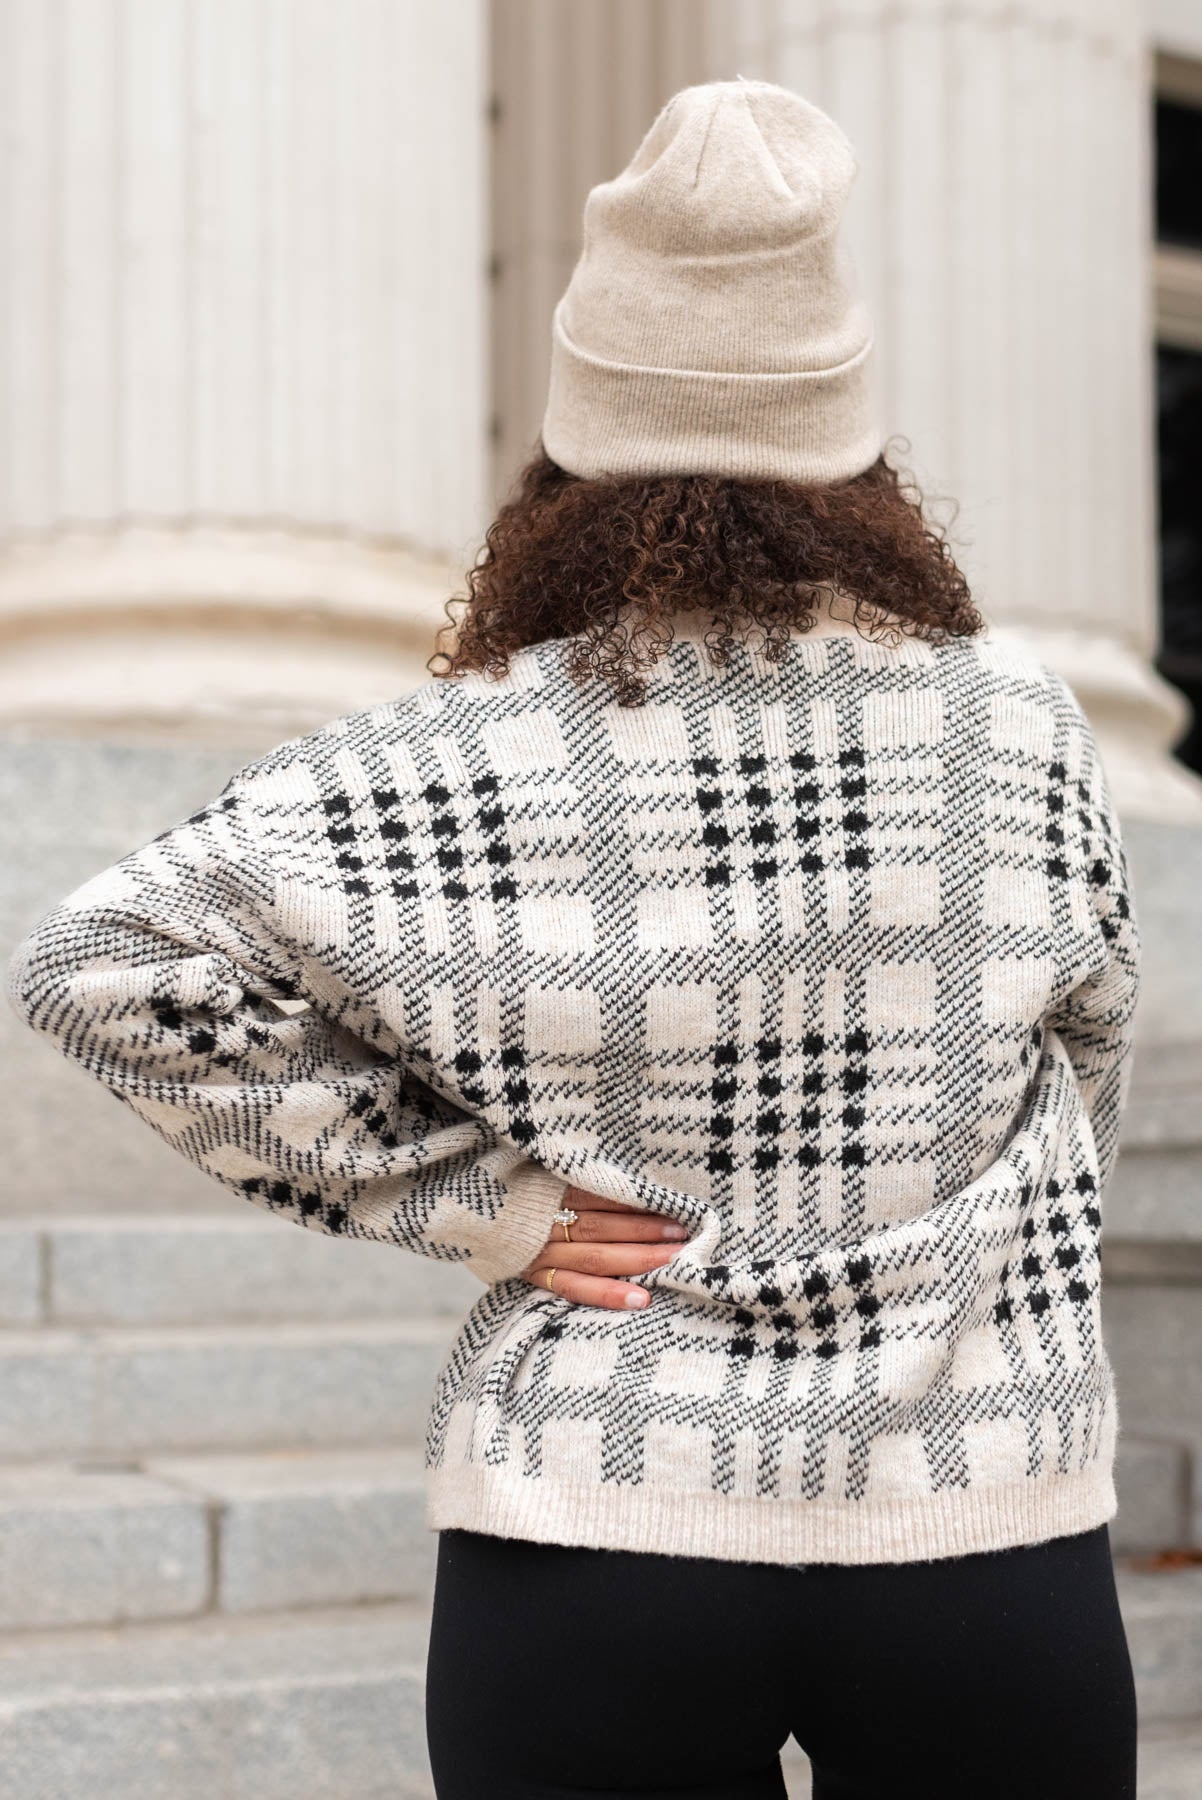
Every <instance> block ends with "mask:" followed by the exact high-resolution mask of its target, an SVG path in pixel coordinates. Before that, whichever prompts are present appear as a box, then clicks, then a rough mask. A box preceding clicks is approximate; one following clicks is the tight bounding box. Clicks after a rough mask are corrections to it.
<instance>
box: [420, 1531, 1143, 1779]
mask: <svg viewBox="0 0 1202 1800" xmlns="http://www.w3.org/2000/svg"><path fill="white" fill-rule="evenodd" d="M1135 1729H1136V1701H1135V1684H1134V1679H1133V1676H1132V1669H1131V1658H1130V1654H1129V1651H1128V1647H1127V1638H1126V1633H1125V1631H1124V1628H1123V1622H1122V1618H1121V1616H1120V1613H1119V1608H1118V1596H1117V1593H1116V1590H1115V1581H1114V1568H1113V1564H1112V1562H1111V1552H1110V1536H1109V1530H1108V1527H1107V1526H1106V1525H1099V1526H1098V1527H1097V1528H1096V1529H1095V1530H1092V1531H1085V1532H1080V1533H1077V1534H1076V1535H1074V1536H1071V1537H1061V1538H1055V1539H1053V1540H1051V1541H1050V1542H1047V1543H1042V1544H1031V1545H1024V1546H1021V1547H1019V1548H1016V1549H1008V1550H994V1551H983V1552H978V1553H976V1554H973V1555H970V1556H957V1557H947V1558H942V1559H939V1560H937V1561H935V1562H919V1563H884V1564H867V1565H865V1564H852V1565H841V1564H837V1563H810V1564H809V1565H807V1566H804V1567H802V1566H793V1567H789V1566H783V1567H782V1566H778V1565H774V1564H768V1563H735V1562H720V1561H715V1560H711V1559H708V1558H702V1557H692V1556H685V1557H675V1556H670V1555H661V1554H658V1553H650V1552H647V1553H644V1552H630V1551H624V1550H594V1549H585V1548H578V1547H575V1546H568V1545H563V1544H539V1543H531V1542H529V1541H528V1540H525V1539H522V1538H503V1537H490V1536H484V1535H482V1534H480V1533H478V1532H473V1531H459V1530H454V1531H452V1530H447V1531H443V1532H442V1533H441V1534H440V1537H439V1543H438V1565H437V1577H436V1581H435V1589H434V1616H433V1620H432V1624H431V1633H430V1647H429V1657H428V1662H427V1668H426V1732H427V1740H428V1743H429V1750H430V1759H431V1764H432V1767H433V1771H434V1780H435V1791H436V1793H437V1795H438V1800H517V1797H518V1796H522V1797H523V1800H565V1797H566V1796H569V1795H573V1796H574V1795H589V1796H592V1800H603V1797H604V1796H606V1795H615V1796H616V1795H630V1794H634V1795H642V1796H643V1797H644V1800H655V1797H657V1796H661V1797H663V1800H667V1797H668V1796H671V1797H672V1800H703V1797H704V1800H784V1797H785V1787H784V1782H783V1779H782V1775H781V1769H780V1761H779V1756H778V1752H779V1751H780V1749H781V1746H782V1745H783V1744H784V1743H785V1742H786V1741H787V1740H788V1737H789V1734H790V1733H792V1734H793V1735H794V1736H795V1737H796V1738H797V1740H798V1742H799V1743H800V1744H801V1746H802V1748H803V1749H804V1750H805V1751H806V1752H807V1754H808V1755H809V1757H810V1760H811V1763H812V1765H813V1770H814V1787H813V1794H814V1800H1002V1797H1003V1796H1004V1800H1132V1797H1133V1796H1134V1794H1135Z"/></svg>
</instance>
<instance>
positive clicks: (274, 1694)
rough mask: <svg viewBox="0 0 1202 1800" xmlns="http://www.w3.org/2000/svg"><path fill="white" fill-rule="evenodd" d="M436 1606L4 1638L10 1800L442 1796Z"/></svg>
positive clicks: (0, 1773)
mask: <svg viewBox="0 0 1202 1800" xmlns="http://www.w3.org/2000/svg"><path fill="white" fill-rule="evenodd" d="M426 1639H427V1620H426V1614H425V1611H424V1609H423V1608H420V1607H417V1606H414V1605H410V1606H387V1607H371V1606H363V1607H347V1608H342V1609H337V1610H333V1611H328V1612H319V1613H318V1612H315V1613H307V1614H306V1613H302V1614H292V1615H280V1614H272V1615H263V1616H259V1617H256V1618H244V1619H230V1618H225V1617H221V1616H219V1615H214V1616H211V1617H209V1618H207V1619H204V1620H199V1621H195V1622H192V1623H190V1624H187V1625H139V1626H126V1627H124V1628H122V1629H121V1630H120V1631H103V1630H87V1631H65V1632H55V1633H34V1634H30V1633H20V1634H19V1635H18V1636H17V1637H16V1638H0V1742H2V1743H3V1745H4V1755H3V1759H2V1761H0V1800H51V1797H53V1800H97V1796H101V1795H104V1796H108V1795H118V1794H119V1795H120V1796H121V1800H347V1796H348V1795H351V1794H353V1795H354V1796H355V1800H418V1797H419V1796H420V1797H421V1800H428V1797H429V1795H430V1793H431V1788H430V1782H429V1772H428V1771H429V1765H428V1762H427V1758H426V1750H425V1726H424V1717H423V1710H422V1693H423V1684H424V1664H425V1647H426Z"/></svg>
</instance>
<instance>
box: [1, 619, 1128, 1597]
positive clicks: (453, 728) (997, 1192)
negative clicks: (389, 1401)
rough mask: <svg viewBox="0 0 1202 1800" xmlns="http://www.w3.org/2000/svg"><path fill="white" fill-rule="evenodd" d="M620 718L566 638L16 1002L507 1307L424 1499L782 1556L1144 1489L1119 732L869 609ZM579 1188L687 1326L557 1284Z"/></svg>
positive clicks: (545, 1535)
mask: <svg viewBox="0 0 1202 1800" xmlns="http://www.w3.org/2000/svg"><path fill="white" fill-rule="evenodd" d="M705 628H706V621H705V620H704V619H702V618H701V617H700V616H695V615H687V616H684V617H682V618H681V619H679V620H678V621H677V635H676V638H675V640H674V641H673V643H672V644H671V646H670V647H669V649H668V650H667V652H666V654H665V655H664V657H663V658H662V659H661V660H660V661H659V662H658V663H657V665H656V666H655V669H654V671H653V672H652V674H651V677H650V689H649V694H648V698H647V702H646V704H645V705H643V706H632V707H622V706H620V705H618V704H617V703H616V702H615V701H614V700H613V698H612V696H611V693H610V690H609V689H608V688H606V687H605V686H604V685H603V684H602V683H600V682H596V681H592V682H588V683H585V684H584V685H581V686H577V685H576V683H575V682H574V681H573V679H572V677H571V676H570V675H569V673H568V669H567V660H566V658H567V649H568V640H552V641H549V642H546V643H543V644H540V645H538V646H536V647H533V648H530V649H527V650H524V651H522V652H520V653H519V654H518V655H517V656H516V657H515V658H514V660H513V663H512V665H511V667H510V671H509V673H508V674H507V675H506V676H504V677H503V678H501V679H499V680H498V679H494V678H490V677H486V676H484V675H468V676H465V677H462V678H460V679H458V680H454V681H445V680H440V679H432V680H429V681H427V682H425V683H424V684H423V685H422V686H420V687H418V688H417V689H416V690H415V691H413V692H412V693H409V694H407V695H405V696H404V697H402V698H401V699H399V700H397V701H395V702H390V703H388V704H386V705H383V706H379V707H375V708H373V709H371V710H369V711H366V712H361V713H358V714H355V715H354V716H351V717H347V718H343V719H339V720H336V721H334V722H333V723H331V724H329V725H328V726H326V727H324V728H323V729H321V730H319V731H317V732H314V733H312V734H310V735H309V736H306V737H304V738H301V739H297V740H294V741H292V742H290V743H288V744H285V745H282V746H280V747H279V748H278V749H276V750H274V751H272V752H271V753H270V754H268V755H267V756H265V757H262V758H260V759H259V760H257V761H256V762H253V763H251V764H249V765H248V766H247V767H246V768H244V769H242V770H241V771H239V773H238V774H236V775H235V776H234V777H233V778H232V780H231V781H230V782H229V784H228V786H227V787H226V789H225V790H224V792H223V794H222V795H221V796H220V797H219V798H217V799H215V800H214V801H213V802H212V804H210V805H207V806H205V807H204V808H202V810H201V811H199V812H197V813H195V814H194V815H193V816H192V817H190V818H188V819H186V820H184V821H183V822H182V823H180V824H178V825H176V826H174V827H173V828H172V829H170V830H168V831H165V832H164V833H162V834H161V835H160V836H159V837H157V838H155V839H154V840H153V841H152V842H151V843H149V844H147V845H146V846H145V847H144V848H142V849H140V850H138V851H136V852H134V853H133V854H131V855H129V856H127V857H125V858H124V859H123V860H121V861H120V862H118V863H117V864H116V865H115V866H114V867H113V868H111V869H109V870H108V871H106V872H104V873H102V874H100V875H98V876H96V877H95V878H94V879H92V880H90V881H88V882H86V883H85V884H84V885H83V886H82V887H80V888H79V889H77V891H76V892H75V893H73V894H72V895H70V896H69V897H68V898H67V899H66V900H64V901H63V902H62V903H61V904H60V905H58V906H57V907H56V908H55V909H54V910H53V911H52V912H50V913H49V914H48V915H47V917H46V918H45V919H43V920H42V921H41V923H40V924H38V925H37V926H36V927H35V928H34V930H33V931H32V932H31V934H30V935H29V937H27V939H26V940H25V942H24V943H23V944H22V945H21V946H20V947H19V948H18V950H17V952H16V954H15V956H14V957H13V960H12V963H11V967H10V990H11V995H12V998H13V1000H14V1002H15V1004H16V1006H17V1007H18V1008H19V1009H20V1010H21V1012H22V1013H23V1014H24V1016H25V1017H26V1018H27V1019H28V1020H29V1022H30V1023H31V1024H32V1025H33V1026H35V1027H36V1028H37V1029H38V1030H40V1031H42V1032H44V1033H46V1034H48V1035H49V1037H50V1038H51V1039H53V1040H54V1042H55V1043H56V1044H57V1045H58V1047H59V1049H60V1050H61V1051H62V1052H63V1053H64V1054H65V1055H67V1056H68V1057H71V1058H73V1059H74V1060H75V1061H76V1062H77V1063H79V1064H80V1065H81V1066H82V1068H84V1069H86V1070H87V1071H88V1072H89V1073H90V1074H91V1075H93V1076H95V1077H97V1078H98V1079H99V1080H100V1081H102V1082H104V1083H105V1084H106V1085H107V1086H108V1087H109V1088H110V1089H111V1090H112V1092H113V1093H115V1094H116V1095H117V1096H118V1097H119V1098H120V1099H121V1100H123V1101H124V1102H125V1103H126V1104H127V1105H128V1106H129V1107H130V1108H131V1109H132V1110H133V1111H134V1112H135V1113H137V1114H138V1115H139V1117H141V1118H142V1119H144V1120H145V1121H146V1122H147V1123H148V1124H149V1125H151V1126H152V1127H153V1128H154V1129H155V1130H156V1131H157V1132H158V1133H160V1134H161V1135H162V1136H163V1137H164V1138H165V1139H166V1140H167V1141H168V1142H169V1143H170V1144H172V1145H174V1146H175V1147H176V1148H177V1149H178V1150H179V1151H181V1152H182V1153H183V1154H184V1155H185V1156H187V1157H188V1158H190V1159H191V1161H193V1162H194V1163H196V1164H198V1165H199V1166H200V1167H201V1168H202V1169H205V1170H207V1171H208V1172H209V1173H210V1174H211V1175H213V1176H214V1177H215V1178H216V1179H217V1180H218V1181H220V1182H222V1183H224V1184H225V1185H226V1186H227V1187H229V1188H232V1189H233V1190H234V1191H235V1192H237V1193H241V1194H244V1195H245V1196H246V1197H247V1198H248V1199H249V1200H251V1201H252V1202H253V1203H254V1204H256V1205H258V1206H261V1207H264V1208H266V1209H267V1210H269V1211H271V1212H274V1213H275V1214H276V1215H277V1216H278V1217H279V1218H281V1219H283V1220H290V1221H292V1222H293V1223H295V1224H299V1225H301V1226H303V1227H304V1228H305V1229H307V1230H310V1231H321V1232H326V1233H329V1234H332V1235H335V1236H342V1237H350V1238H374V1239H380V1240H382V1241H383V1242H385V1243H389V1244H392V1245H395V1246H396V1247H397V1248H398V1249H403V1250H409V1251H413V1252H416V1253H418V1254H419V1255H423V1256H428V1257H430V1258H431V1259H433V1260H434V1261H440V1262H462V1263H465V1264H466V1265H467V1267H468V1268H470V1269H472V1270H473V1271H474V1272H475V1273H476V1274H477V1275H478V1276H479V1278H480V1280H481V1282H482V1283H484V1288H483V1291H482V1292H481V1294H480V1295H479V1297H478V1298H477V1300H476V1301H475V1303H474V1304H473V1306H472V1307H471V1309H470V1310H469V1312H468V1313H467V1315H466V1317H465V1318H464V1320H463V1322H462V1324H461V1327H460V1329H459V1331H458V1333H457V1335H456V1336H455V1337H454V1341H453V1343H452V1345H451V1347H450V1349H449V1351H448V1353H447V1355H446V1358H445V1361H444V1363H443V1366H442V1368H441V1370H440V1372H439V1374H438V1376H437V1379H436V1382H435V1385H434V1390H433V1393H432V1396H431V1402H430V1410H429V1416H428V1427H427V1436H426V1462H427V1469H428V1477H427V1479H428V1514H427V1517H428V1523H429V1524H430V1526H431V1527H432V1528H433V1529H439V1528H442V1527H446V1526H452V1525H460V1526H468V1527H471V1528H473V1529H476V1530H481V1531H486V1532H493V1533H500V1534H502V1535H520V1536H524V1537H530V1538H535V1539H541V1540H548V1541H553V1542H562V1543H575V1544H591V1545H600V1546H612V1547H615V1548H625V1549H635V1550H639V1549H644V1550H657V1551H669V1552H676V1553H680V1554H696V1555H707V1556H714V1557H720V1558H727V1559H734V1560H756V1561H767V1562H793V1561H799V1560H800V1561H805V1560H809V1561H833V1562H850V1563H860V1562H888V1561H898V1560H908V1559H916V1558H932V1557H938V1556H944V1555H952V1554H960V1553H964V1552H967V1551H974V1550H987V1549H992V1548H1001V1547H1003V1546H1005V1545H1008V1544H1016V1543H1024V1542H1031V1541H1035V1540H1038V1539H1042V1538H1046V1537H1050V1536H1057V1535H1061V1534H1064V1533H1068V1532H1074V1531H1079V1530H1085V1529H1088V1528H1090V1527H1092V1526H1094V1525H1096V1524H1098V1523H1100V1522H1102V1521H1103V1520H1105V1519H1108V1518H1110V1517H1111V1516H1113V1514H1114V1512H1115V1510H1116V1497H1115V1490H1114V1483H1113V1458H1114V1450H1115V1438H1116V1430H1117V1410H1116V1400H1115V1393H1114V1383H1113V1377H1112V1371H1111V1367H1110V1364H1109V1361H1108V1358H1107V1355H1106V1351H1105V1348H1104V1345H1103V1340H1102V1334H1101V1318H1100V1291H1099V1289H1100V1271H1099V1234H1100V1229H1101V1204H1102V1195H1103V1191H1104V1189H1105V1186H1106V1182H1107V1179H1108V1177H1109V1175H1110V1173H1111V1169H1112V1167H1113V1165H1114V1160H1115V1156H1116V1152H1117V1146H1118V1136H1119V1120H1120V1113H1121V1110H1122V1106H1123V1102H1124V1097H1125V1093H1126V1087H1127V1081H1128V1077H1129V1072H1130V1061H1131V1020H1132V1012H1133V1008H1134V1004H1135V999H1136V993H1137V985H1138V957H1139V944H1138V936H1137V926H1136V921H1135V916H1134V913H1133V909H1132V906H1131V902H1130V897H1129V892H1128V881H1127V866H1126V860H1125V856H1124V852H1123V849H1122V845H1121V841H1120V834H1119V825H1118V821H1117V818H1116V815H1115V811H1114V807H1113V804H1112V801H1111V797H1110V794H1109V792H1108V789H1107V784H1106V780H1105V776H1104V772H1103V769H1102V766H1101V763H1100V761H1099V757H1098V753H1097V750H1096V747H1095V744H1094V740H1093V738H1092V736H1091V733H1090V729H1089V726H1088V724H1087V723H1086V720H1085V718H1084V715H1083V713H1082V711H1081V709H1080V707H1079V705H1078V703H1077V701H1076V700H1075V698H1074V697H1073V695H1072V693H1071V691H1070V690H1069V689H1068V687H1067V686H1066V685H1065V683H1064V682H1063V681H1062V680H1061V678H1060V677H1058V676H1057V675H1056V674H1054V673H1053V672H1052V671H1051V670H1050V669H1048V668H1047V667H1045V666H1044V665H1043V664H1042V663H1040V662H1038V661H1036V660H1033V659H1031V658H1029V657H1027V656H1026V655H1024V654H1020V653H1019V652H1017V651H1015V650H1013V649H1011V648H1010V647H1007V646H1001V645H999V644H997V643H995V642H994V641H992V640H991V639H990V638H989V637H983V638H976V639H960V640H953V641H951V642H949V643H946V644H943V645H931V644H929V643H926V642H923V641H920V640H917V639H914V638H907V637H901V638H898V637H897V636H896V635H895V636H893V637H886V638H882V639H881V640H880V641H870V640H869V639H868V638H865V637H863V636H861V635H860V634H859V633H858V631H857V630H856V628H855V627H854V626H853V625H852V624H851V623H849V622H848V620H847V617H846V615H842V616H841V615H840V613H839V610H838V607H837V606H828V607H827V608H826V609H824V611H823V612H822V614H821V615H820V617H819V619H818V621H817V624H816V626H815V628H814V630H813V631H812V632H809V633H794V635H793V641H792V644H791V646H790V653H789V655H788V657H787V658H786V660H784V661H783V662H780V663H771V662H769V661H768V660H767V659H766V658H765V657H764V656H763V655H762V653H761V651H760V649H759V648H757V646H756V643H755V642H754V641H753V642H751V643H741V642H738V641H736V642H735V643H734V645H733V646H732V647H731V649H730V652H729V658H728V660H727V662H726V663H725V664H723V665H719V666H714V665H713V664H711V662H710V661H709V658H708V655H707V652H706V650H705V648H704V647H703V644H702V641H701V640H702V635H703V632H704V630H705ZM569 1184H574V1185H576V1186H578V1187H580V1188H582V1189H584V1190H585V1191H586V1192H592V1193H596V1194H600V1195H608V1196H612V1197H613V1198H615V1199H619V1200H624V1201H627V1202H630V1203H632V1204H634V1205H636V1206H639V1207H642V1208H645V1209H647V1210H649V1211H652V1212H657V1213H663V1214H666V1215H669V1216H671V1217H673V1218H676V1219H679V1220H681V1221H683V1222H684V1223H685V1224H686V1225H687V1226H688V1228H689V1232H690V1236H689V1237H688V1239H686V1240H684V1241H682V1243H681V1244H680V1247H679V1249H678V1250H677V1251H676V1252H675V1253H674V1254H673V1256H672V1257H671V1259H670V1260H669V1261H668V1262H666V1263H665V1264H664V1265H662V1266H661V1267H659V1268H657V1269H656V1270H654V1271H652V1272H651V1273H648V1274H645V1275H641V1276H637V1277H635V1278H634V1279H635V1280H636V1281H638V1282H639V1283H640V1284H642V1285H643V1286H646V1287H647V1288H649V1289H650V1290H651V1294H652V1299H651V1303H650V1305H649V1306H648V1307H646V1308H645V1309H643V1310H641V1311H637V1312H627V1311H621V1312H617V1311H607V1310H602V1309H600V1308H595V1307H585V1306H580V1305H577V1304H574V1303H573V1302H571V1301H569V1300H567V1299H565V1298H563V1297H562V1296H559V1295H555V1294H553V1293H549V1292H548V1291H547V1290H546V1289H545V1288H542V1287H540V1286H537V1285H533V1284H531V1283H530V1282H529V1281H527V1280H525V1279H524V1278H522V1276H521V1275H520V1271H521V1270H522V1269H523V1268H524V1267H525V1266H526V1265H527V1264H528V1263H529V1261H530V1260H531V1259H532V1258H533V1257H534V1255H535V1254H536V1252H537V1251H538V1250H539V1249H540V1248H541V1246H542V1245H543V1244H544V1243H545V1241H546V1240H547V1238H548V1236H549V1235H550V1230H551V1216H552V1214H553V1212H554V1211H555V1209H556V1208H557V1206H558V1205H559V1204H560V1202H561V1196H562V1195H563V1194H564V1193H565V1191H566V1189H567V1187H568V1185H569Z"/></svg>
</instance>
